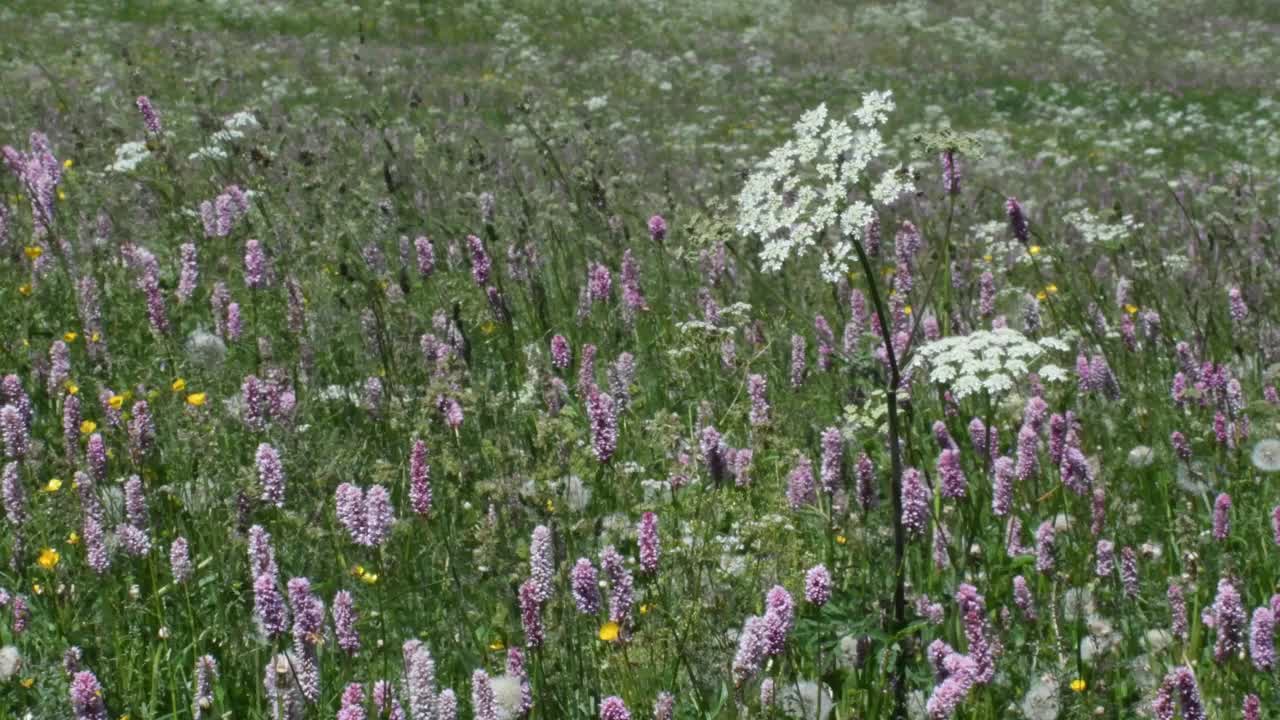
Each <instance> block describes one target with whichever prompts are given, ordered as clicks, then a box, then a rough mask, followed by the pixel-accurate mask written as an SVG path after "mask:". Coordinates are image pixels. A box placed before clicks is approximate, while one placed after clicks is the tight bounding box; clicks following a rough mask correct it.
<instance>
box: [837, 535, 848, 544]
mask: <svg viewBox="0 0 1280 720" xmlns="http://www.w3.org/2000/svg"><path fill="white" fill-rule="evenodd" d="M847 542H849V538H847V537H845V536H843V535H837V536H836V544H837V545H844V544H845V543H847Z"/></svg>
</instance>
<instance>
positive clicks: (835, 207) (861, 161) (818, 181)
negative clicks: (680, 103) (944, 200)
mask: <svg viewBox="0 0 1280 720" xmlns="http://www.w3.org/2000/svg"><path fill="white" fill-rule="evenodd" d="M891 110H893V97H892V94H891V93H889V92H883V93H876V92H871V93H867V94H865V95H863V97H862V107H860V108H859V109H858V110H857V111H855V112H854V116H855V117H856V118H857V119H858V122H859V124H860V127H859V128H858V129H857V130H854V129H853V128H852V127H850V126H849V124H848V123H847V122H846V121H844V120H841V119H836V118H830V117H828V115H827V106H826V105H825V104H823V105H819V106H818V107H817V108H815V109H813V110H810V111H809V112H807V113H805V114H804V115H803V116H801V118H800V122H798V123H796V125H795V133H796V137H795V138H794V139H792V140H788V141H787V142H786V143H784V144H783V145H782V146H781V147H778V148H775V149H774V150H773V152H771V153H770V154H769V157H768V158H766V159H765V160H763V161H761V162H760V163H759V164H758V165H756V168H755V171H754V172H753V173H752V174H751V176H750V177H749V178H747V182H746V185H745V186H743V188H742V192H741V194H740V195H739V196H738V205H739V211H738V231H739V232H740V233H742V234H743V235H747V236H756V237H759V238H760V239H761V240H762V241H763V242H764V249H763V250H762V251H761V253H760V258H761V260H762V261H763V267H764V270H765V271H766V272H775V271H777V270H779V269H780V268H781V267H782V264H783V262H785V261H786V259H787V258H788V257H791V256H793V255H794V256H796V257H801V256H803V255H805V254H806V253H807V252H808V251H809V250H810V249H812V248H813V247H814V246H815V245H817V244H818V242H819V241H820V240H821V239H822V238H823V237H824V235H825V234H826V232H827V231H828V230H829V229H831V227H832V226H837V225H838V228H839V238H838V239H836V240H835V241H834V242H832V243H831V244H830V245H828V246H826V247H824V248H823V261H822V276H823V277H824V278H825V279H826V280H827V281H829V282H836V281H837V280H839V279H840V277H842V276H843V275H844V274H845V273H847V272H848V266H849V261H850V256H851V255H852V253H853V245H852V244H851V241H850V238H854V237H857V236H859V235H860V234H861V233H862V230H863V228H864V227H866V225H867V223H868V222H870V220H871V218H872V214H873V212H874V211H873V208H872V205H871V203H869V202H866V201H864V200H852V201H851V200H850V195H851V193H853V191H854V189H855V186H856V184H857V183H858V182H859V181H860V180H862V179H863V177H864V173H866V172H867V168H868V166H870V165H871V162H872V161H873V160H875V158H876V157H877V156H879V155H880V154H881V153H883V152H884V151H885V147H886V146H885V142H884V138H883V137H882V136H881V134H880V130H879V128H878V126H879V125H881V124H882V123H884V121H885V119H886V118H887V116H888V113H889V112H890V111H891ZM911 190H912V185H911V180H910V178H909V176H908V175H907V174H906V173H904V172H900V168H893V169H891V170H889V171H887V172H885V173H884V174H883V175H882V176H881V177H880V178H879V181H878V182H876V183H875V185H874V186H873V188H872V191H871V200H872V201H874V202H876V203H881V204H884V203H890V202H893V201H894V200H896V199H897V198H898V197H900V196H901V195H902V194H903V193H907V192H910V191H911Z"/></svg>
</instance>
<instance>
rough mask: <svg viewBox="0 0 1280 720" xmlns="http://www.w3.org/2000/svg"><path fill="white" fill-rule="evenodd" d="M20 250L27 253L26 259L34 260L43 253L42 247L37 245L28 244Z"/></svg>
mask: <svg viewBox="0 0 1280 720" xmlns="http://www.w3.org/2000/svg"><path fill="white" fill-rule="evenodd" d="M22 251H23V252H24V253H26V254H27V259H28V260H35V259H36V258H39V257H40V256H41V255H43V254H44V248H42V247H40V246H39V245H28V246H26V247H25V248H23V249H22Z"/></svg>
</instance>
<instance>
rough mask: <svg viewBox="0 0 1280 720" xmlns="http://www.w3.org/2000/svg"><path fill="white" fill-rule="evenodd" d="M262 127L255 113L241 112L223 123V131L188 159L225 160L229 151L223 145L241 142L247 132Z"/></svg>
mask: <svg viewBox="0 0 1280 720" xmlns="http://www.w3.org/2000/svg"><path fill="white" fill-rule="evenodd" d="M260 127H262V126H261V125H259V124H258V119H257V118H256V117H254V115H253V113H251V112H249V111H248V110H241V111H240V112H238V113H236V114H234V115H232V116H231V117H229V118H227V119H226V120H225V121H223V123H222V128H223V129H221V130H218V131H217V132H215V133H214V134H213V135H210V136H209V144H208V145H206V146H204V147H202V148H200V149H199V150H196V151H195V152H193V153H191V154H190V155H188V156H187V159H188V160H198V159H200V158H208V159H210V160H225V159H226V158H227V151H226V149H225V148H223V147H222V146H223V145H225V144H227V143H231V142H235V141H236V140H240V139H241V138H243V137H244V136H245V133H246V132H248V131H252V130H257V129H258V128H260Z"/></svg>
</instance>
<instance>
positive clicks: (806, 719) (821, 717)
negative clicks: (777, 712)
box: [778, 680, 835, 720]
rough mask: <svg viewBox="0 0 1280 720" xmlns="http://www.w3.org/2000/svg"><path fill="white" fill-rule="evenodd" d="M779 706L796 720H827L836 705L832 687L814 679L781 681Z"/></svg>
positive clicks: (784, 713)
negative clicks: (832, 695)
mask: <svg viewBox="0 0 1280 720" xmlns="http://www.w3.org/2000/svg"><path fill="white" fill-rule="evenodd" d="M778 684H779V685H780V686H781V688H780V689H779V690H778V707H779V708H781V710H782V714H783V715H786V716H787V717H789V718H795V719H796V720H827V718H828V717H830V715H831V710H832V708H834V707H835V700H834V699H833V698H832V697H831V688H829V687H827V686H826V684H825V683H823V684H820V683H816V682H813V681H812V680H792V681H789V682H779V683H778Z"/></svg>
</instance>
